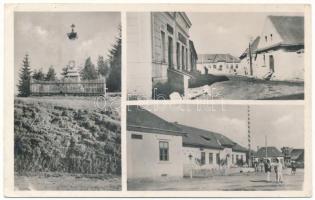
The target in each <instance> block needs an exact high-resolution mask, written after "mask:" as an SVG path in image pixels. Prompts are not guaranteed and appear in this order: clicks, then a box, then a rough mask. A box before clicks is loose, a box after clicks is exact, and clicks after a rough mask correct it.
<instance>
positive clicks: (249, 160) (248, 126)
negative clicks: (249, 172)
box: [247, 105, 252, 167]
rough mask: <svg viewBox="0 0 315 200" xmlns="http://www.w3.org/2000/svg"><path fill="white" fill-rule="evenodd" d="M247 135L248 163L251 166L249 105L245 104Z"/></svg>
mask: <svg viewBox="0 0 315 200" xmlns="http://www.w3.org/2000/svg"><path fill="white" fill-rule="evenodd" d="M247 133H248V135H247V137H248V165H249V167H251V166H252V152H251V133H250V107H249V105H248V106H247Z"/></svg>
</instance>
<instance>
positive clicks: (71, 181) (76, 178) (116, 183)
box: [14, 173, 121, 191]
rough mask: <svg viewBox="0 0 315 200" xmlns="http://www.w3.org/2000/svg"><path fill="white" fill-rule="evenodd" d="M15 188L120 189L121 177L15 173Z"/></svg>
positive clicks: (61, 189) (62, 189)
mask: <svg viewBox="0 0 315 200" xmlns="http://www.w3.org/2000/svg"><path fill="white" fill-rule="evenodd" d="M14 186H15V190H46V191H47V190H52V191H53V190H60V191H66V190H80V191H82V190H89V191H102V190H103V191H117V190H121V178H120V177H118V176H116V177H115V176H106V175H82V174H60V173H41V174H38V175H28V176H26V175H24V176H21V175H15V176H14Z"/></svg>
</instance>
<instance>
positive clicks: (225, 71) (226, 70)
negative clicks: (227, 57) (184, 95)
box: [197, 62, 244, 75]
mask: <svg viewBox="0 0 315 200" xmlns="http://www.w3.org/2000/svg"><path fill="white" fill-rule="evenodd" d="M214 65H215V66H216V68H215V69H214V67H213V66H214ZM220 65H221V66H222V70H219V68H220ZM231 65H232V66H233V69H231ZM236 65H237V68H236ZM205 67H206V68H207V69H208V74H214V75H237V74H240V75H243V74H244V72H243V71H242V70H243V69H241V67H240V63H225V62H218V63H198V64H197V70H198V71H200V72H201V73H202V74H205ZM234 69H235V70H236V72H235V71H234Z"/></svg>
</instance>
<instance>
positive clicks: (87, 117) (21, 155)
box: [14, 97, 121, 175]
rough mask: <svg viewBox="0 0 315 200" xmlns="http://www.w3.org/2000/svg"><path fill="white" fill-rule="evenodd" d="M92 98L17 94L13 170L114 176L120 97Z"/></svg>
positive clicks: (118, 152)
mask: <svg viewBox="0 0 315 200" xmlns="http://www.w3.org/2000/svg"><path fill="white" fill-rule="evenodd" d="M95 102H96V99H95V98H93V97H30V98H16V99H15V102H14V114H15V118H14V140H15V147H14V148H15V152H14V154H15V172H16V174H17V175H26V174H27V173H29V172H55V173H76V174H103V175H110V174H111V175H119V174H120V173H121V146H120V142H121V141H120V138H121V127H120V98H119V97H116V98H113V97H110V98H108V99H106V101H105V100H100V99H98V101H97V103H95ZM96 105H98V106H96Z"/></svg>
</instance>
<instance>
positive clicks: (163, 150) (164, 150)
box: [160, 141, 169, 161]
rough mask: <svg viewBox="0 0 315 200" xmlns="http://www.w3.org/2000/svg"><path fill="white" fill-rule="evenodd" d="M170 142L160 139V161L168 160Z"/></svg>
mask: <svg viewBox="0 0 315 200" xmlns="http://www.w3.org/2000/svg"><path fill="white" fill-rule="evenodd" d="M168 159H169V156H168V142H165V141H160V161H168Z"/></svg>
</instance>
